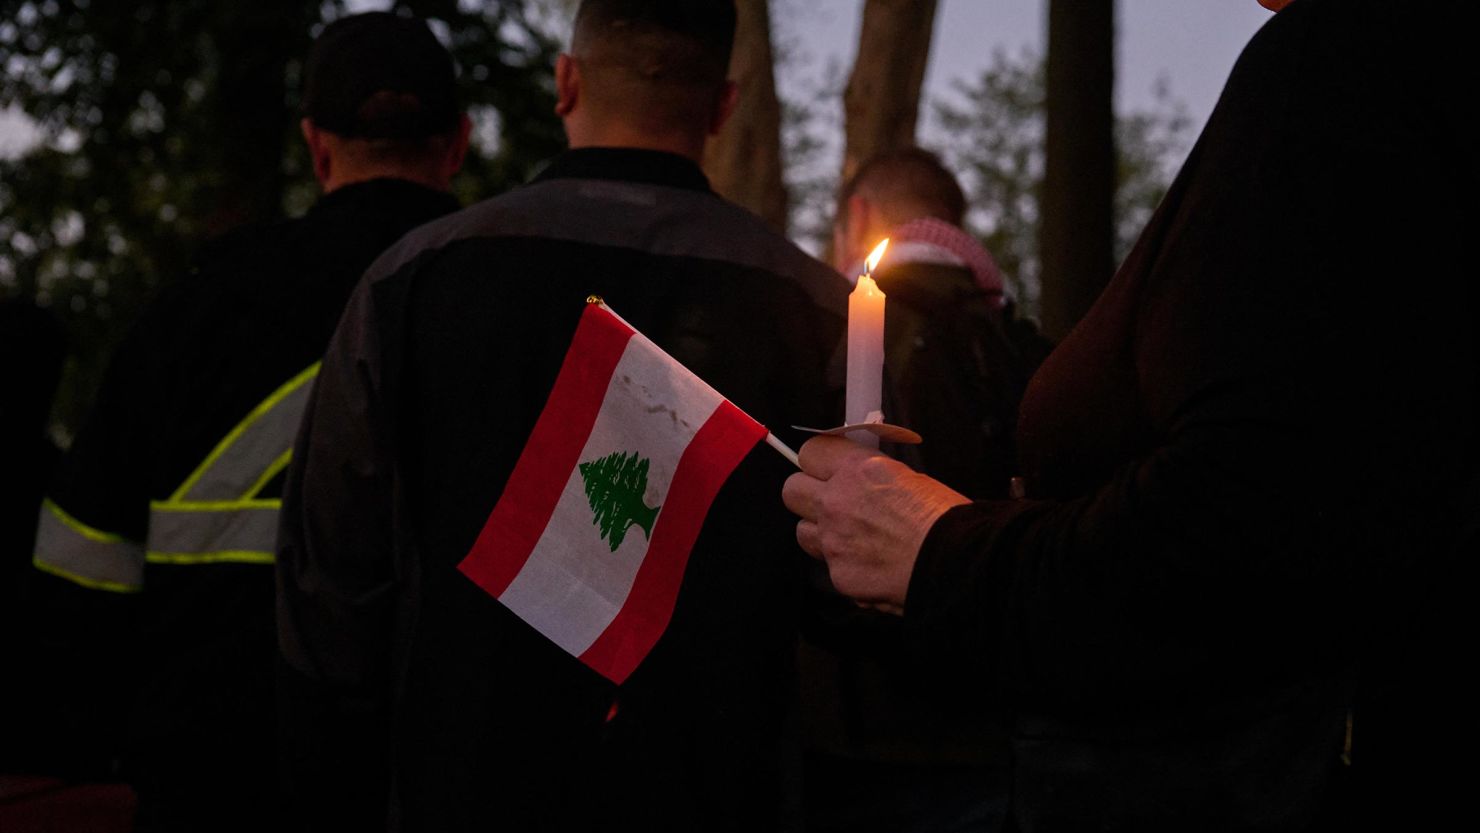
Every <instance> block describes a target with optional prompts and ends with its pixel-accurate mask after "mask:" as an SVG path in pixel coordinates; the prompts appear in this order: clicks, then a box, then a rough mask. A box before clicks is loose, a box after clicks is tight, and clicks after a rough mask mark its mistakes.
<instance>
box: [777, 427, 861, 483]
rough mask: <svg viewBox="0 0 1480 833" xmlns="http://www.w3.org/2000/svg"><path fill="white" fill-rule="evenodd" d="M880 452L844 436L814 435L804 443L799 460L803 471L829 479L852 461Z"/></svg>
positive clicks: (798, 455)
mask: <svg viewBox="0 0 1480 833" xmlns="http://www.w3.org/2000/svg"><path fill="white" fill-rule="evenodd" d="M878 453H879V452H877V451H875V450H873V449H870V448H865V447H863V446H861V445H859V444H858V443H855V442H853V441H852V440H848V439H845V438H843V437H813V438H812V439H810V440H807V441H806V442H805V443H803V444H802V448H801V451H799V452H798V453H797V460H798V462H799V463H800V465H801V467H802V471H804V472H806V473H807V474H810V475H812V476H813V477H815V478H817V479H818V480H827V479H828V478H830V477H832V476H833V475H834V474H836V473H837V472H838V470H839V469H841V468H843V467H844V466H846V465H848V464H849V463H851V462H852V461H854V460H858V459H862V458H865V457H872V456H875V455H877V454H878Z"/></svg>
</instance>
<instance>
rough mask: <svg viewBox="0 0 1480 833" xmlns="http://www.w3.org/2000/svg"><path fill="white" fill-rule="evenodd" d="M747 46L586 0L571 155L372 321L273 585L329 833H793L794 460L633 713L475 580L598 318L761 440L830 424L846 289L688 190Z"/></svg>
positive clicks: (379, 301) (332, 364)
mask: <svg viewBox="0 0 1480 833" xmlns="http://www.w3.org/2000/svg"><path fill="white" fill-rule="evenodd" d="M733 20H734V17H733V8H732V6H731V4H730V3H729V2H728V0H721V2H702V3H699V2H632V3H620V2H604V1H603V0H588V2H587V3H585V4H584V5H583V7H582V10H581V12H580V13H579V15H578V18H577V24H576V27H575V29H576V34H575V41H574V44H573V47H572V53H573V54H572V55H570V56H562V58H561V63H560V66H559V67H558V72H557V78H558V81H559V91H560V105H559V112H560V113H561V115H562V116H564V117H565V121H566V127H567V131H568V132H569V134H570V138H571V144H572V146H573V148H575V149H573V150H571V151H570V152H568V153H567V154H565V155H563V156H561V157H559V158H557V159H556V160H555V161H554V162H553V163H552V164H551V165H550V166H549V168H548V169H546V171H545V172H544V173H543V174H541V175H540V177H539V178H537V180H536V181H535V182H534V183H532V184H530V185H528V186H526V187H524V188H522V189H520V190H518V191H515V192H514V193H511V194H508V195H505V196H503V197H499V198H496V199H494V200H491V201H489V202H485V203H483V204H480V205H478V206H475V207H472V208H469V209H466V210H464V211H463V212H461V213H459V214H456V215H453V216H452V217H449V218H446V219H444V220H442V221H440V222H438V223H435V224H433V225H430V226H428V227H426V228H425V229H423V230H421V231H419V232H418V233H416V234H415V235H412V236H411V237H410V238H408V239H407V240H406V241H404V242H403V243H402V244H401V245H399V246H397V247H396V248H395V249H393V250H392V251H391V252H389V253H387V255H386V256H385V257H383V258H382V259H381V260H380V261H379V262H378V263H377V264H376V265H375V266H374V267H372V269H371V271H370V272H369V273H368V275H367V279H366V282H365V283H364V284H363V285H362V287H361V289H360V291H359V292H358V293H357V294H356V296H355V298H354V299H353V300H352V302H351V305H350V308H349V310H348V311H347V314H346V317H345V319H344V322H343V323H342V325H341V328H340V330H339V332H338V334H337V336H336V339H335V342H334V344H333V346H331V348H330V351H329V354H328V355H327V356H326V359H325V365H324V371H323V373H322V375H321V377H320V385H319V389H318V391H317V392H316V398H315V401H314V403H313V405H312V406H311V410H310V413H309V416H308V420H307V422H306V424H305V426H304V434H303V439H302V440H301V442H300V445H299V447H298V451H297V452H296V454H297V456H296V457H295V462H294V465H293V468H292V472H291V475H290V483H289V493H288V498H287V511H286V512H285V515H284V521H283V523H284V527H283V535H282V539H281V545H282V550H281V553H280V561H279V563H280V587H279V594H280V600H281V604H280V610H281V627H282V639H283V652H284V656H285V659H286V661H287V664H288V665H289V666H290V668H291V669H292V675H291V677H292V686H293V687H292V688H291V689H288V690H287V691H286V692H285V694H286V697H285V700H284V703H285V707H286V708H287V709H288V711H287V713H286V714H287V715H288V717H287V719H288V720H289V721H290V726H291V727H292V728H293V729H294V733H295V735H296V736H297V737H298V738H299V740H300V743H299V745H298V746H297V748H295V749H293V750H290V751H289V756H290V765H291V766H293V767H294V768H295V770H294V771H295V773H296V774H295V775H294V776H293V777H295V779H296V780H297V781H298V782H299V783H300V784H301V785H302V795H301V796H300V801H301V808H300V809H301V812H302V813H303V814H304V816H305V817H307V818H308V820H309V821H310V824H311V825H318V826H323V827H326V828H327V827H333V826H335V825H337V824H342V823H344V819H345V818H346V817H345V816H344V815H342V814H341V812H342V811H341V809H340V808H343V807H346V806H348V807H350V808H351V810H350V816H349V817H350V818H352V819H354V820H356V821H358V822H360V823H362V824H364V825H371V824H383V823H384V817H385V814H386V813H387V812H390V813H392V814H393V815H392V818H393V819H395V820H396V823H397V824H398V825H399V827H400V828H403V829H408V830H421V829H425V830H462V829H492V828H495V827H507V828H509V829H557V830H562V829H581V830H585V829H592V828H595V827H597V826H615V827H620V828H627V827H634V828H641V829H650V830H655V829H684V830H694V829H706V830H724V829H747V830H748V829H766V828H774V827H775V826H777V824H778V819H779V816H780V813H781V812H782V807H781V795H782V771H781V766H782V758H783V742H782V721H783V717H784V714H785V710H786V707H787V705H788V702H789V699H788V698H789V694H790V688H789V682H790V680H791V659H792V649H793V645H794V634H795V627H796V616H797V606H798V604H799V596H800V588H801V579H800V569H801V565H802V560H801V556H800V553H799V551H798V550H797V548H796V546H795V540H794V537H793V532H792V528H791V525H790V523H789V522H788V520H787V519H786V518H785V517H784V515H783V513H782V512H781V507H780V506H779V504H778V503H777V502H776V500H775V497H774V490H775V488H776V487H777V485H778V484H779V482H780V480H781V479H782V478H783V477H784V475H785V473H786V471H787V464H786V463H785V462H784V461H783V460H782V459H781V458H780V457H779V456H778V455H777V454H776V453H775V452H774V451H772V450H770V449H769V448H765V447H757V448H756V449H753V450H752V451H751V452H750V453H749V455H748V456H747V457H746V458H745V459H744V461H743V462H742V463H741V464H740V466H739V468H738V469H737V470H736V471H735V473H734V475H733V476H732V477H731V478H730V479H729V480H728V481H726V482H725V484H724V486H723V487H722V488H721V489H720V491H719V493H718V496H717V497H716V499H715V500H714V503H713V505H712V507H711V509H710V511H709V514H708V516H707V518H706V519H705V520H704V522H703V526H702V529H701V530H700V531H699V533H698V538H697V540H696V542H695V543H694V546H693V549H692V552H691V554H690V556H689V559H688V563H687V567H686V569H685V571H684V572H683V574H682V584H681V589H680V591H679V594H678V599H677V605H676V608H675V609H674V610H673V613H672V619H671V622H670V623H669V624H668V626H667V628H666V631H664V635H663V636H662V638H661V639H660V640H659V641H658V642H657V644H656V646H655V647H654V649H653V650H652V652H651V654H649V655H648V656H647V657H646V659H644V660H643V661H642V662H641V664H640V665H638V667H637V668H636V670H635V672H633V673H632V675H631V676H630V677H628V678H627V679H626V681H625V682H624V683H622V684H621V685H620V686H619V685H616V684H614V683H612V682H610V681H608V680H607V679H605V678H604V677H602V676H600V675H599V674H597V673H596V672H594V671H593V670H591V669H590V668H588V667H587V666H586V665H584V664H583V663H582V662H581V660H580V659H578V658H577V657H576V656H573V655H571V654H568V653H566V651H565V650H563V649H562V648H560V647H557V645H556V644H555V643H553V642H551V641H549V640H547V639H546V638H545V637H544V636H542V635H540V633H538V632H536V631H535V630H534V629H532V628H531V627H530V626H529V625H526V624H525V623H524V622H523V621H521V620H520V619H519V618H517V617H516V616H515V614H514V613H512V612H511V611H510V609H508V608H506V607H504V606H503V605H502V604H501V603H500V601H499V600H497V599H495V598H494V597H493V596H491V595H489V594H488V593H486V592H485V591H484V590H483V589H482V588H481V587H480V586H479V585H477V584H474V583H473V582H472V581H470V580H469V578H468V577H466V576H465V575H463V574H462V573H461V572H460V571H459V569H458V568H459V565H460V564H461V563H462V562H463V560H464V558H465V556H467V555H468V553H469V550H470V547H471V546H472V545H473V542H474V540H475V539H476V538H478V536H479V533H480V530H481V529H482V528H483V527H484V524H485V521H486V520H487V519H488V517H489V514H490V511H491V510H492V509H493V507H494V505H495V503H496V502H498V501H499V499H500V496H501V494H502V493H503V492H504V489H505V484H506V481H508V479H509V476H510V473H511V471H512V470H513V468H514V466H515V463H516V461H517V460H518V459H519V458H520V455H521V452H522V451H523V450H524V448H525V444H526V440H527V439H528V438H529V436H530V434H531V430H532V429H533V427H534V425H535V422H536V419H537V418H538V417H539V416H540V414H541V411H542V408H543V407H544V405H545V402H546V399H547V397H548V396H549V395H550V392H551V389H552V386H553V385H554V382H555V378H556V374H557V371H559V370H560V368H561V366H562V363H563V361H564V360H565V357H566V351H567V348H569V347H570V346H571V340H572V335H573V333H574V332H575V329H576V325H577V321H578V319H580V317H581V316H582V313H583V310H584V309H585V307H586V304H587V298H588V296H591V295H599V296H601V297H602V298H603V299H604V300H605V301H606V303H607V304H609V305H610V307H611V308H612V309H613V310H615V311H616V312H617V313H619V314H620V315H621V316H622V317H623V318H625V319H626V320H627V321H629V322H630V323H631V324H632V325H633V326H634V327H635V328H636V329H637V330H638V331H639V332H641V333H642V334H644V335H646V336H648V337H650V338H651V339H652V340H653V341H654V342H656V344H657V345H658V346H659V347H661V348H663V349H664V350H666V351H667V352H668V353H669V354H671V355H672V356H673V357H674V358H675V359H677V360H678V361H679V362H681V363H682V364H684V365H685V366H686V367H687V368H688V369H689V370H691V371H693V372H694V373H695V374H697V375H698V376H699V377H700V378H702V379H704V380H705V381H706V382H708V383H710V384H711V385H713V387H715V388H716V389H717V390H718V391H719V392H720V393H721V394H723V395H724V396H726V397H728V398H729V399H731V400H732V401H733V402H734V403H735V404H736V405H738V406H739V407H740V408H742V409H744V410H745V411H747V412H748V413H749V414H751V415H752V416H753V417H755V418H756V419H757V420H759V421H761V422H762V423H765V424H767V425H770V426H772V427H776V426H786V425H790V424H794V423H796V424H824V423H825V422H827V416H828V415H827V414H826V413H824V409H825V402H826V401H827V399H826V397H827V389H826V385H825V379H824V369H825V368H826V366H827V362H828V359H829V357H830V356H831V355H832V353H833V351H834V348H835V346H836V344H837V340H838V337H839V336H840V334H841V329H842V319H841V315H840V310H841V308H842V304H843V294H844V291H845V287H844V286H843V284H842V282H841V281H840V280H839V279H838V278H837V276H836V275H835V274H834V273H833V272H832V271H831V270H830V269H828V268H827V267H825V266H824V265H822V264H820V263H818V262H816V261H814V260H812V259H811V258H808V257H807V256H806V255H804V254H803V253H802V252H800V251H799V250H797V249H796V248H795V247H793V246H791V245H790V244H789V243H787V242H786V241H784V240H783V239H781V238H780V237H778V236H776V235H775V234H774V233H773V232H771V231H769V230H767V229H766V228H765V227H764V226H763V225H762V223H761V222H760V221H759V220H757V219H756V218H754V217H752V216H751V215H749V214H747V213H745V212H744V211H742V210H740V209H738V208H736V207H734V206H732V205H729V204H727V203H725V202H723V201H722V200H720V199H719V198H718V197H716V196H715V195H714V194H713V193H711V192H710V191H709V189H708V186H707V183H706V181H705V179H704V177H703V175H702V173H701V172H700V169H699V167H698V165H697V164H696V162H695V160H696V159H697V158H698V155H699V152H700V148H702V145H703V139H704V136H705V134H706V133H707V130H708V128H710V127H711V126H714V127H717V126H718V124H719V123H720V122H721V121H722V120H723V116H724V113H725V111H726V110H727V108H728V101H729V100H730V92H729V91H730V90H732V89H733V88H732V87H731V86H729V85H727V83H726V82H725V81H724V72H725V69H726V66H727V63H728V61H727V55H728V51H729V44H730V40H731V38H732V33H733V26H734V23H733ZM603 387H604V383H603ZM595 392H596V393H600V391H599V390H598V391H595ZM352 418H353V420H354V421H351V419H352ZM678 418H679V416H678V414H677V413H675V414H674V419H678ZM571 430H576V429H575V428H574V427H572V428H571ZM562 475H563V473H562ZM670 498H671V495H670ZM633 534H638V533H635V532H634V533H633ZM658 534H661V529H660V531H659V533H658ZM592 569H605V568H603V567H602V566H601V565H594V566H593V567H592ZM621 602H622V600H621V599H613V600H612V603H613V604H616V605H620V604H621ZM646 612H648V613H651V612H653V611H646ZM300 727H301V728H302V731H298V729H299V728H300Z"/></svg>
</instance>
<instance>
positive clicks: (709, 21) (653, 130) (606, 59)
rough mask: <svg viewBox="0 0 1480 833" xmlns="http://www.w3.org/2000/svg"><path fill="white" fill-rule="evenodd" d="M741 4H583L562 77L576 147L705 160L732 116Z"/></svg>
mask: <svg viewBox="0 0 1480 833" xmlns="http://www.w3.org/2000/svg"><path fill="white" fill-rule="evenodd" d="M734 42H735V4H734V0H585V1H584V2H583V3H581V8H580V11H579V12H577V13H576V21H575V28H574V32H573V34H572V37H571V47H570V52H569V53H568V54H564V55H561V56H560V60H559V62H558V63H557V64H556V67H555V83H556V88H557V93H558V96H559V100H558V102H557V104H556V107H555V112H556V113H557V114H559V115H560V117H561V118H562V119H564V121H565V130H566V134H567V135H568V136H569V138H570V144H571V147H590V146H608V147H638V148H648V149H652V150H666V151H670V152H673V153H678V154H681V155H683V156H688V157H689V158H691V159H694V160H698V159H699V157H700V156H701V154H702V153H703V149H704V140H705V138H706V137H707V136H709V135H710V134H712V133H716V132H718V131H719V129H720V127H721V126H723V125H724V122H725V120H726V119H728V118H729V115H730V113H731V112H732V111H733V110H734V107H735V85H734V84H732V83H730V82H729V81H728V80H726V78H727V75H728V72H729V65H730V51H731V48H732V47H733V46H734Z"/></svg>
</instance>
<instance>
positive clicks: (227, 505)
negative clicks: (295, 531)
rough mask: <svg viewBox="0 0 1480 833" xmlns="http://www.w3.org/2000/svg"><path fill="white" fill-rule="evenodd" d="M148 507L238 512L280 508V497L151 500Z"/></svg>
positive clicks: (165, 509)
mask: <svg viewBox="0 0 1480 833" xmlns="http://www.w3.org/2000/svg"><path fill="white" fill-rule="evenodd" d="M149 508H150V509H153V510H156V511H161V512H240V511H242V510H246V509H281V508H283V501H282V500H281V499H280V498H275V497H271V498H247V499H244V500H151V501H150V502H149Z"/></svg>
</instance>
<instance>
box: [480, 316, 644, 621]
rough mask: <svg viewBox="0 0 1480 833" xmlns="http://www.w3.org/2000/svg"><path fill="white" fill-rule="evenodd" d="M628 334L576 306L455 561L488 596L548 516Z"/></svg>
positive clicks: (504, 583)
mask: <svg viewBox="0 0 1480 833" xmlns="http://www.w3.org/2000/svg"><path fill="white" fill-rule="evenodd" d="M633 334H634V333H633V331H632V329H631V328H630V327H628V326H627V325H625V324H623V323H622V322H621V321H620V320H618V319H617V317H616V316H615V315H612V314H611V313H609V312H607V311H606V310H603V309H602V308H601V307H600V306H598V305H596V304H587V305H586V311H585V312H584V313H582V314H581V321H580V324H578V325H577V326H576V334H575V337H574V338H572V339H571V343H570V350H568V351H567V352H566V354H565V361H564V362H563V363H562V364H561V365H560V373H559V375H557V376H556V377H555V387H554V388H553V389H551V391H550V398H549V399H547V400H546V401H545V408H544V410H543V411H541V412H540V418H539V419H538V420H537V421H536V422H535V424H534V430H533V431H532V432H530V435H529V441H528V442H527V443H525V444H524V451H523V452H521V453H520V454H519V461H518V462H517V463H515V464H514V471H513V473H511V474H510V475H509V482H508V483H507V484H505V485H504V491H503V494H501V495H500V496H499V499H498V502H497V503H495V504H494V506H493V512H491V513H490V514H489V516H488V520H487V521H486V522H485V523H484V524H483V531H481V532H479V533H478V540H477V541H476V542H474V544H473V548H472V550H470V551H469V552H468V554H467V556H466V557H465V558H463V560H462V563H460V564H458V569H459V570H461V571H462V572H463V575H465V576H467V577H468V578H470V579H472V580H473V582H474V583H476V584H477V585H478V586H479V587H482V588H483V589H484V590H486V591H488V593H490V594H491V595H493V596H494V597H497V596H499V595H501V594H502V593H503V592H504V590H506V589H508V587H509V583H510V582H512V581H513V580H514V577H515V576H517V575H519V571H520V570H522V569H524V562H526V561H528V560H529V555H530V553H531V552H533V551H534V545H535V544H536V543H538V542H539V540H540V535H541V534H542V533H543V532H544V531H545V526H546V525H547V524H549V522H550V516H551V514H553V513H554V511H555V505H556V504H557V503H559V502H560V494H561V493H562V492H563V491H565V484H566V481H568V480H569V479H570V473H571V472H572V471H573V470H574V469H575V467H576V463H577V462H579V461H578V460H577V458H578V457H580V454H581V449H582V448H584V447H585V445H586V438H587V437H589V436H590V434H591V428H592V426H593V425H595V424H596V415H597V414H598V413H600V411H601V402H602V400H603V399H605V398H606V389H607V387H608V386H609V385H610V384H611V378H612V373H613V372H614V371H615V370H616V368H617V362H619V361H621V359H622V351H624V350H625V349H626V348H627V342H628V341H629V340H631V338H632V336H633Z"/></svg>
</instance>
